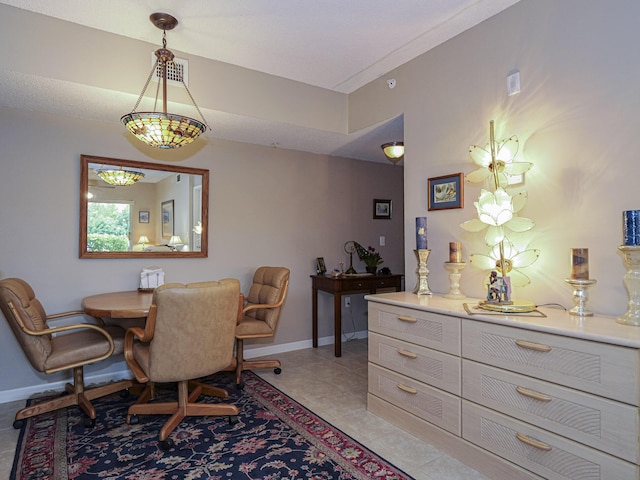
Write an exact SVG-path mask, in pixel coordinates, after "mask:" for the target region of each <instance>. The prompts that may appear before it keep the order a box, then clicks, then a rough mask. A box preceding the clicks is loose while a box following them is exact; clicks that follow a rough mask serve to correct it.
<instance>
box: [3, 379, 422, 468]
mask: <svg viewBox="0 0 640 480" xmlns="http://www.w3.org/2000/svg"><path fill="white" fill-rule="evenodd" d="M243 378H244V381H245V388H244V389H243V390H237V389H236V388H235V384H234V378H233V376H232V375H229V374H226V373H219V374H216V375H214V376H212V377H209V378H208V379H207V383H209V384H211V385H216V386H219V387H222V388H225V389H227V391H228V392H229V394H230V395H231V398H229V399H226V400H225V402H230V403H235V404H236V405H237V406H238V407H239V409H240V411H241V413H240V415H239V417H238V422H237V423H235V424H233V425H230V424H229V422H228V420H227V418H226V417H189V418H187V419H185V420H184V421H183V422H182V423H181V424H180V425H179V426H178V428H176V430H175V431H174V432H173V433H172V434H171V438H172V439H173V440H174V441H175V448H173V449H172V450H169V451H168V452H164V451H162V450H161V449H160V448H159V447H158V432H159V430H160V428H161V427H162V425H163V424H164V422H165V421H166V420H167V419H168V416H166V415H159V416H155V415H143V416H140V417H139V418H140V421H139V423H137V424H135V425H127V424H126V423H125V418H126V413H127V408H128V406H129V405H130V404H131V403H132V401H133V399H132V398H131V397H129V398H123V396H122V395H121V394H118V393H116V394H113V395H110V396H108V397H103V398H101V399H97V400H95V401H94V402H93V403H94V405H95V406H96V410H97V412H98V417H97V419H96V425H95V427H94V428H92V429H91V428H85V427H84V426H83V425H82V421H83V419H84V418H85V417H84V414H83V413H82V412H81V411H80V409H79V408H77V407H73V408H68V409H65V410H61V411H58V412H51V413H48V414H43V415H40V416H38V417H35V418H33V419H30V420H28V421H27V422H26V423H25V426H24V427H23V429H22V431H21V433H20V439H19V441H18V447H17V449H16V456H15V460H14V465H13V470H12V472H11V478H10V480H27V479H29V480H36V479H38V480H40V479H42V480H44V479H47V480H75V479H80V480H83V479H107V480H112V479H114V480H115V479H131V480H133V479H136V480H161V479H162V480H164V479H169V480H178V479H193V480H196V479H207V480H217V479H261V480H275V479H290V480H296V479H331V480H343V479H344V480H346V479H389V480H391V479H410V478H411V477H409V476H408V475H407V474H405V473H404V472H402V471H401V470H399V469H398V468H396V467H395V466H393V465H391V464H390V463H388V462H387V461H385V460H384V459H383V458H381V457H380V456H378V455H377V454H375V453H374V452H372V451H371V450H368V449H367V448H365V447H364V446H362V445H360V444H359V443H357V442H356V441H355V440H353V439H352V438H350V437H349V436H348V435H346V434H344V433H343V432H341V431H340V430H338V429H337V428H335V427H333V426H332V425H330V424H329V423H327V422H325V421H324V420H322V419H321V418H320V417H318V416H316V415H315V414H313V413H312V412H310V411H309V410H307V409H306V408H305V407H303V406H302V405H300V404H299V403H297V402H296V401H294V400H293V399H291V398H289V397H288V396H287V395H285V394H284V393H282V392H281V391H279V390H278V389H277V388H275V387H274V386H272V385H271V384H269V383H267V382H265V381H264V380H262V379H261V378H260V377H258V376H257V375H255V374H253V373H251V372H245V374H243ZM159 393H160V397H159V399H160V400H163V399H164V400H165V401H166V399H167V398H175V392H171V391H168V390H160V391H159ZM200 400H205V401H208V402H219V401H222V400H221V399H217V398H215V397H206V396H202V397H200Z"/></svg>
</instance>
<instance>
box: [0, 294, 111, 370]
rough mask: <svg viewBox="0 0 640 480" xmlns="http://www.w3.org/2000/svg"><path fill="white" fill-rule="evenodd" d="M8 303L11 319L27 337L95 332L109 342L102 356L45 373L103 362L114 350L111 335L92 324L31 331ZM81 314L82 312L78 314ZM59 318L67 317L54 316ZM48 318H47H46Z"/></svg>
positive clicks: (77, 324) (76, 324)
mask: <svg viewBox="0 0 640 480" xmlns="http://www.w3.org/2000/svg"><path fill="white" fill-rule="evenodd" d="M8 303H9V308H10V309H11V313H12V314H13V317H14V318H15V320H16V322H17V323H18V325H19V326H20V329H21V330H22V331H23V332H24V333H26V334H27V335H32V336H36V337H37V336H42V335H51V334H54V333H60V332H68V331H70V330H87V329H88V330H95V331H96V332H98V333H100V334H101V335H102V336H103V337H104V338H106V339H107V342H109V350H108V351H107V353H105V354H103V355H99V356H97V357H93V358H91V359H90V360H88V361H87V360H85V361H83V362H76V363H72V364H69V365H65V366H64V367H61V368H57V369H52V370H47V372H46V373H54V372H57V371H59V370H66V369H69V368H75V367H80V366H82V365H87V364H89V363H93V362H99V361H101V360H105V359H107V358H109V357H110V356H111V354H112V353H113V349H114V348H115V346H114V344H113V338H111V335H109V332H107V331H106V330H105V329H104V328H102V327H100V326H98V325H94V324H93V323H73V324H71V325H61V326H59V327H48V328H44V329H42V330H32V329H30V328H28V327H27V326H26V325H25V324H24V322H23V321H22V318H21V317H20V315H19V314H18V312H17V311H16V307H14V305H13V302H11V301H10V302H8ZM65 313H66V314H69V315H71V314H74V312H65ZM80 313H82V312H80ZM61 316H67V315H65V314H58V315H54V316H53V317H54V318H60V317H61ZM47 318H49V317H47Z"/></svg>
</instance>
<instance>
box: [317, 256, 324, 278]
mask: <svg viewBox="0 0 640 480" xmlns="http://www.w3.org/2000/svg"><path fill="white" fill-rule="evenodd" d="M316 271H317V272H318V275H324V274H325V273H327V266H326V265H325V264H324V258H323V257H318V258H316Z"/></svg>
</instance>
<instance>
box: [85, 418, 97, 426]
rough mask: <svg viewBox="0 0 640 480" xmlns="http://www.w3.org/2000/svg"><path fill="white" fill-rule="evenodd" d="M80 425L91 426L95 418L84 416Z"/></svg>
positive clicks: (94, 424) (94, 423) (94, 422)
mask: <svg viewBox="0 0 640 480" xmlns="http://www.w3.org/2000/svg"><path fill="white" fill-rule="evenodd" d="M82 425H84V426H85V427H86V428H93V427H95V426H96V419H95V418H85V419H84V420H83V421H82Z"/></svg>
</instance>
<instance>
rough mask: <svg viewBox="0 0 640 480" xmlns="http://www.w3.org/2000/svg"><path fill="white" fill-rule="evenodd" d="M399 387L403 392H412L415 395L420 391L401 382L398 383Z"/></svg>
mask: <svg viewBox="0 0 640 480" xmlns="http://www.w3.org/2000/svg"><path fill="white" fill-rule="evenodd" d="M398 388H399V389H400V390H402V391H403V392H407V393H412V394H413V395H415V394H416V393H418V391H417V390H416V389H415V388H411V387H407V386H406V385H403V384H401V383H399V384H398Z"/></svg>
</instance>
